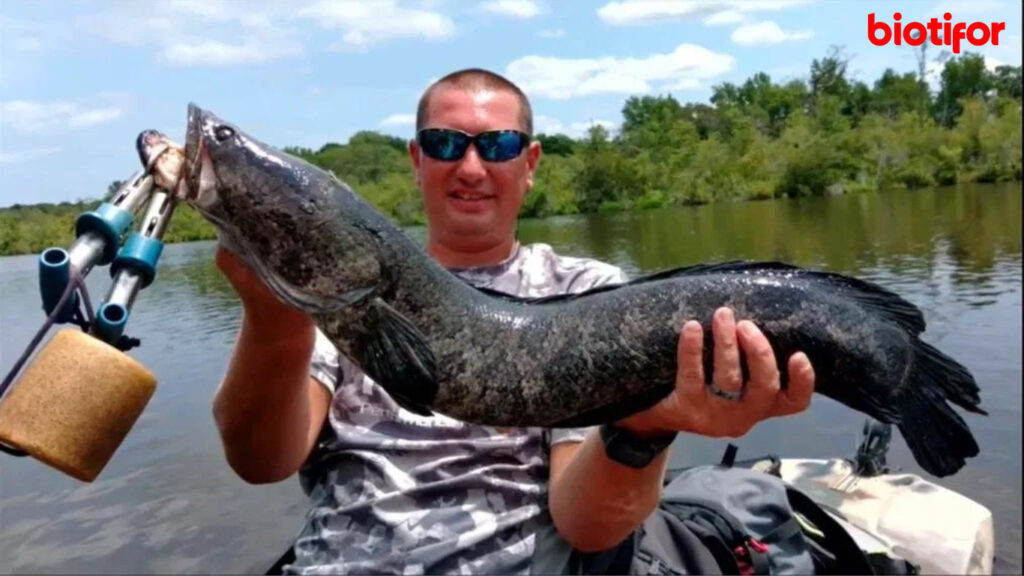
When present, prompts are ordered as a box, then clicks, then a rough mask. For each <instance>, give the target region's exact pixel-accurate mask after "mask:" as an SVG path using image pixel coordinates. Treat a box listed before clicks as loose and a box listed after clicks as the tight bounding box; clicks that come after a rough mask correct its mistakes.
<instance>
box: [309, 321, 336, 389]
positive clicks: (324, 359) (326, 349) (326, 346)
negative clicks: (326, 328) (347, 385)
mask: <svg viewBox="0 0 1024 576" xmlns="http://www.w3.org/2000/svg"><path fill="white" fill-rule="evenodd" d="M339 371H340V362H339V358H338V349H337V348H335V347H334V344H331V341H330V340H328V339H327V336H325V335H324V333H323V332H321V331H320V329H319V328H317V329H316V344H314V346H313V359H312V360H311V361H310V366H309V375H310V376H312V377H313V378H314V379H315V380H316V381H317V382H319V383H320V384H323V386H324V387H325V388H327V389H328V390H330V392H331V396H333V395H334V392H335V391H336V390H337V389H338V374H339Z"/></svg>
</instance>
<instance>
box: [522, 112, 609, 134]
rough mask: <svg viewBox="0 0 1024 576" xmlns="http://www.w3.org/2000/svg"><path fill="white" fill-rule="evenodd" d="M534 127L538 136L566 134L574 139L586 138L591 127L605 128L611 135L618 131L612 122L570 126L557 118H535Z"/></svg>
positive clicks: (586, 122)
mask: <svg viewBox="0 0 1024 576" xmlns="http://www.w3.org/2000/svg"><path fill="white" fill-rule="evenodd" d="M533 123H534V126H535V127H536V130H535V131H536V132H537V133H538V134H565V135H566V136H570V137H572V138H580V137H582V136H584V135H585V134H586V133H587V131H589V130H590V127H591V126H595V125H596V126H604V128H605V129H606V130H608V132H609V133H614V132H615V131H616V130H618V125H617V124H616V123H615V122H612V121H611V120H587V121H585V122H572V123H570V124H568V125H566V124H565V123H563V122H562V121H561V120H559V119H557V118H552V117H550V116H535V117H534V118H533Z"/></svg>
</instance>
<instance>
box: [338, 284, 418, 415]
mask: <svg viewBox="0 0 1024 576" xmlns="http://www.w3.org/2000/svg"><path fill="white" fill-rule="evenodd" d="M367 305H368V309H367V312H366V322H365V326H366V332H365V333H363V335H362V336H361V337H360V338H359V339H358V347H357V355H358V360H359V364H360V366H361V368H362V369H363V371H364V372H366V374H367V375H368V376H369V377H370V378H372V379H373V380H374V381H376V382H377V383H378V384H380V385H381V386H382V387H383V388H384V389H385V390H387V392H388V394H389V395H390V396H391V397H392V398H394V399H395V402H397V403H398V404H399V405H400V406H401V407H403V408H405V409H406V410H409V411H410V412H414V413H416V414H420V415H422V416H430V415H431V411H430V409H429V408H427V407H428V406H430V405H431V404H432V403H433V401H434V396H435V395H436V394H437V389H438V383H437V357H436V356H435V355H434V352H433V351H432V350H431V349H430V346H429V345H428V344H427V340H426V338H425V337H424V336H423V334H422V333H421V332H420V331H419V330H418V329H417V328H416V326H414V325H413V324H412V323H411V322H410V321H409V320H408V319H407V318H406V317H405V316H402V314H401V313H399V312H398V311H397V310H395V309H394V308H392V307H391V306H389V305H388V304H387V303H386V302H384V301H383V300H381V299H380V298H373V299H372V300H371V301H370V302H369V303H368V304H367Z"/></svg>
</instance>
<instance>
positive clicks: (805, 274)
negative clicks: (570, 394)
mask: <svg viewBox="0 0 1024 576" xmlns="http://www.w3.org/2000/svg"><path fill="white" fill-rule="evenodd" d="M766 272H774V273H780V274H783V273H791V274H793V275H794V276H799V277H800V278H802V279H804V280H810V281H819V282H822V283H825V284H829V285H831V286H832V287H834V288H837V289H839V290H841V291H842V292H843V295H844V296H846V297H848V298H851V299H853V300H856V301H857V303H858V304H860V305H861V306H863V307H864V308H866V309H868V310H870V311H871V312H874V313H875V314H878V315H879V316H881V317H884V318H886V319H887V320H890V321H892V322H895V323H896V324H899V325H900V327H902V328H903V329H904V330H906V331H907V332H909V333H911V334H915V335H916V334H920V333H921V332H923V331H924V329H925V322H924V317H923V316H922V314H921V311H920V310H919V309H918V308H917V307H916V306H914V305H913V304H911V303H910V302H908V301H907V300H905V299H904V298H902V297H901V296H899V295H898V294H895V293H894V292H892V291H890V290H888V289H886V288H883V287H882V286H879V285H878V284H874V283H872V282H868V281H866V280H860V279H858V278H854V277H852V276H845V275H842V274H836V273H833V272H820V271H817V270H810V269H807V268H801V267H799V266H794V265H792V264H786V263H784V262H776V261H767V262H759V261H752V260H732V261H728V262H713V263H709V264H694V265H691V266H682V267H678V268H669V269H667V270H661V271H658V272H654V273H651V274H646V275H644V276H639V277H637V278H634V279H632V280H630V281H629V282H625V283H622V284H607V285H604V286H599V287H597V288H592V289H590V290H585V291H583V292H577V293H575V294H556V295H553V296H541V297H539V298H522V297H517V296H512V295H509V294H505V293H503V292H498V291H496V290H492V289H489V288H479V287H478V288H477V290H479V291H480V292H483V293H484V294H487V295H488V296H492V297H495V298H500V299H503V300H506V301H509V302H515V303H520V304H528V305H545V304H557V303H560V302H568V301H572V300H578V299H581V298H587V297H588V296H593V295H594V294H599V293H602V292H609V291H612V290H618V289H620V288H623V287H626V286H638V285H642V284H648V283H651V282H657V281H660V280H668V279H671V278H682V277H686V276H701V275H706V274H744V273H766Z"/></svg>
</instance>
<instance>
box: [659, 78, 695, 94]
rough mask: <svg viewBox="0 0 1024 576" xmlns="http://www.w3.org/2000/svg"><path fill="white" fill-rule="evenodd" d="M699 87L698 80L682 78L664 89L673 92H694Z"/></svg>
mask: <svg viewBox="0 0 1024 576" xmlns="http://www.w3.org/2000/svg"><path fill="white" fill-rule="evenodd" d="M700 86H701V84H700V80H697V79H696V78H683V79H682V80H680V81H679V82H676V83H675V84H671V85H669V86H666V88H668V89H669V90H672V91H675V92H684V91H686V90H696V89H698V88H700Z"/></svg>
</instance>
